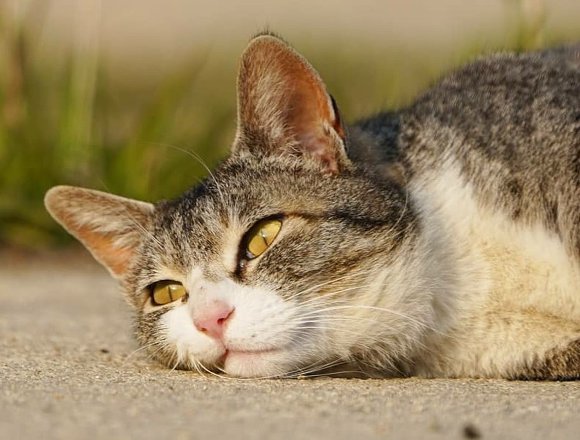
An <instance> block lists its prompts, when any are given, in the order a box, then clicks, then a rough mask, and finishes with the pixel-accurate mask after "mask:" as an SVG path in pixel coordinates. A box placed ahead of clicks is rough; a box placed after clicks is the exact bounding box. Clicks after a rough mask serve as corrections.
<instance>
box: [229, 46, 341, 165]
mask: <svg viewBox="0 0 580 440" xmlns="http://www.w3.org/2000/svg"><path fill="white" fill-rule="evenodd" d="M345 142H346V132H345V128H344V126H343V124H342V121H341V119H340V115H339V112H338V108H337V106H336V104H335V102H334V100H333V99H332V97H331V96H330V95H329V94H328V93H327V91H326V87H325V85H324V83H323V82H322V79H321V78H320V76H319V75H318V73H317V72H316V70H314V68H313V67H312V66H311V65H310V63H309V62H308V61H306V59H304V58H303V57H302V56H301V55H300V54H298V53H297V52H296V51H295V50H294V49H292V48H291V47H290V46H289V45H288V44H287V43H285V42H284V41H282V40H281V39H279V38H277V37H274V36H272V35H260V36H258V37H256V38H254V39H253V40H252V41H251V42H250V44H249V45H248V47H247V49H246V50H245V52H244V53H243V55H242V60H241V63H240V72H239V76H238V131H237V134H236V140H235V142H234V152H238V151H248V152H250V153H253V154H259V155H264V154H295V155H302V156H305V157H309V158H312V159H314V160H316V161H318V162H319V164H321V165H322V167H323V169H324V170H325V171H327V172H330V173H337V172H340V171H341V170H342V169H344V168H346V167H348V165H349V164H350V161H349V160H348V158H347V156H346V152H345Z"/></svg>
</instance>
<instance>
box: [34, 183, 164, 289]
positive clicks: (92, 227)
mask: <svg viewBox="0 0 580 440" xmlns="http://www.w3.org/2000/svg"><path fill="white" fill-rule="evenodd" d="M44 203H45V206H46V209H47V210H48V212H49V213H50V214H51V215H52V216H53V217H54V219H55V220H56V221H57V222H59V223H60V224H61V225H62V226H63V227H64V228H65V229H66V230H67V231H68V232H69V233H70V234H71V235H73V236H74V237H76V238H77V239H78V240H79V241H80V242H81V243H82V244H84V245H85V247H86V248H87V249H88V250H89V251H90V252H91V254H93V256H94V257H95V258H96V260H97V261H99V262H100V263H101V264H103V265H104V266H105V267H106V268H107V269H108V270H109V272H111V274H112V275H113V276H114V277H115V278H119V279H121V278H123V276H124V275H125V273H126V271H127V269H128V266H129V264H130V262H131V261H132V259H133V258H134V256H135V252H136V250H137V247H138V246H139V244H140V243H141V241H142V240H143V237H144V236H145V234H146V233H147V232H146V231H147V230H148V227H149V225H150V224H151V219H152V214H153V210H154V207H153V205H152V204H149V203H145V202H139V201H136V200H130V199H125V198H123V197H119V196H115V195H112V194H107V193H103V192H100V191H95V190H90V189H85V188H77V187H72V186H56V187H54V188H52V189H50V190H49V191H48V192H47V193H46V196H45V198H44Z"/></svg>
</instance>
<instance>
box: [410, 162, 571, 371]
mask: <svg viewBox="0 0 580 440" xmlns="http://www.w3.org/2000/svg"><path fill="white" fill-rule="evenodd" d="M443 170H444V171H443V172H440V173H437V174H435V173H434V174H433V175H431V176H428V177H427V178H425V179H423V180H421V181H417V182H415V183H414V184H413V185H412V188H411V195H412V198H413V199H414V201H415V202H416V204H417V206H418V207H419V210H420V212H421V217H422V220H423V225H424V226H425V239H426V240H427V242H429V243H430V245H431V246H432V247H435V248H438V249H435V250H434V252H435V253H437V254H440V256H441V258H443V259H447V260H449V261H450V262H451V266H454V267H455V268H456V274H455V276H456V279H457V280H458V281H459V282H458V283H457V284H456V286H450V289H448V291H447V292H446V295H449V296H450V297H451V298H452V299H453V300H452V302H453V303H454V305H453V307H454V309H455V312H454V320H453V322H452V323H451V325H450V327H449V328H448V329H445V330H444V331H445V332H446V333H447V336H446V337H442V336H440V335H437V334H436V335H434V336H433V337H432V338H430V339H429V340H428V341H426V344H427V345H428V346H429V347H430V353H429V354H425V355H424V356H423V357H422V358H421V359H420V362H419V367H418V370H419V371H418V372H419V373H420V374H425V375H429V376H439V375H447V376H461V375H471V376H473V375H475V376H495V375H502V374H508V373H509V372H511V371H515V369H516V368H517V367H518V365H519V366H521V365H522V363H523V362H530V361H531V360H532V358H533V357H534V356H535V355H538V356H542V355H543V354H544V353H545V352H546V351H547V350H549V349H550V348H553V347H555V346H558V345H562V346H563V345H565V344H567V343H568V342H570V341H571V340H572V339H574V338H577V337H578V334H577V329H578V323H579V322H580V291H579V286H580V268H579V264H578V262H577V261H575V260H574V259H573V257H572V256H571V255H569V254H568V253H567V252H566V249H565V247H564V245H563V244H562V242H561V240H560V239H559V238H558V237H557V236H556V235H555V234H552V233H550V232H548V231H547V230H546V229H545V228H543V227H542V226H541V225H539V224H533V225H523V224H516V223H515V222H514V221H512V220H511V219H509V218H508V217H507V216H506V215H504V214H502V213H501V212H497V211H496V212H493V211H492V210H490V209H489V208H486V207H483V206H482V205H481V204H480V203H477V201H476V198H475V196H474V193H473V188H472V186H471V184H469V183H467V182H466V181H465V180H464V179H463V178H462V177H461V176H460V173H459V171H458V168H457V167H456V166H454V165H453V164H450V165H448V166H446V167H445V168H443Z"/></svg>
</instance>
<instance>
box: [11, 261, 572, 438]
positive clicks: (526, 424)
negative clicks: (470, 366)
mask: <svg viewBox="0 0 580 440" xmlns="http://www.w3.org/2000/svg"><path fill="white" fill-rule="evenodd" d="M135 349H136V346H135V344H134V342H133V341H132V339H131V326H130V319H129V313H128V308H127V307H125V304H124V303H123V301H122V300H121V298H120V295H118V293H117V291H116V287H115V283H114V282H113V281H112V280H110V279H109V277H108V275H107V274H106V273H105V272H104V271H103V270H101V269H100V268H98V267H97V266H96V265H95V264H93V263H91V262H89V261H88V260H85V259H84V258H80V259H79V258H75V259H74V260H71V259H67V260H65V261H64V262H63V261H56V260H55V259H53V260H52V261H47V260H46V259H43V260H38V259H33V260H30V259H21V260H20V261H14V258H13V257H11V258H7V257H0V438H3V439H20V438H23V439H38V438H47V439H53V438H54V439H73V438H74V439H79V438H97V439H100V438H103V439H104V438H107V439H111V438H113V439H130V438H139V439H149V438H155V439H159V438H177V439H190V438H191V439H197V438H199V439H214V438H240V439H246V438H248V439H278V438H282V439H285V438H302V439H315V438H332V439H375V438H376V439H379V438H381V439H384V438H396V439H411V438H417V439H431V438H433V439H435V438H440V439H454V438H492V439H517V438H522V439H523V438H526V439H557V438H558V439H559V438H570V439H577V438H579V437H578V436H579V434H578V433H579V432H580V417H579V410H580V382H579V383H573V382H570V383H533V382H507V381H499V380H498V381H488V380H418V379H403V380H360V379H336V378H318V379H306V380H264V381H255V380H236V379H227V378H221V379H220V378H213V377H200V376H199V375H197V374H195V373H192V372H184V371H169V370H167V369H165V368H162V367H160V366H158V365H156V364H155V363H153V362H150V361H148V360H147V359H146V358H145V357H144V356H143V355H142V354H141V352H135ZM233 436H235V437H233Z"/></svg>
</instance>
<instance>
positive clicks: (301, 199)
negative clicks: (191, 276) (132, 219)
mask: <svg viewBox="0 0 580 440" xmlns="http://www.w3.org/2000/svg"><path fill="white" fill-rule="evenodd" d="M324 179H325V178H324V177H322V176H320V175H318V176H317V175H316V171H315V170H310V169H308V168H304V167H299V166H298V165H296V166H295V165H294V164H293V163H292V161H284V162H282V163H281V162H280V161H276V160H271V159H268V158H262V159H257V158H246V159H244V158H242V159H235V160H234V159H230V160H228V161H226V162H224V163H223V164H222V165H221V166H219V167H218V168H217V169H216V170H214V171H213V172H212V173H211V174H210V175H209V176H208V177H207V178H206V179H204V180H203V181H202V182H201V183H200V184H199V185H197V186H196V187H194V188H192V189H190V190H188V191H187V192H185V193H184V194H183V195H182V196H180V197H179V198H177V199H174V200H171V201H167V202H162V203H160V204H158V205H157V207H156V213H157V218H156V226H155V229H156V232H155V235H156V236H157V237H158V239H159V240H161V241H162V242H163V244H164V249H165V250H166V251H167V253H168V254H170V258H173V259H174V260H175V259H180V260H183V262H184V264H190V263H191V261H192V260H208V259H211V258H212V256H217V255H218V254H220V253H221V252H223V248H224V243H226V242H228V241H231V242H237V241H239V238H240V234H243V233H244V232H245V231H246V230H248V228H250V227H251V226H252V225H253V224H254V223H255V222H257V221H259V220H261V219H263V218H265V217H268V216H272V215H285V214H290V213H294V212H308V213H320V212H325V211H327V210H328V209H329V206H328V200H330V199H331V194H330V193H331V191H332V189H330V188H328V189H325V188H326V187H327V186H328V182H325V181H324ZM326 192H328V193H329V194H328V197H327V196H326V195H325V193H326Z"/></svg>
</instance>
